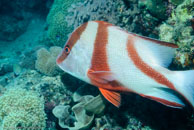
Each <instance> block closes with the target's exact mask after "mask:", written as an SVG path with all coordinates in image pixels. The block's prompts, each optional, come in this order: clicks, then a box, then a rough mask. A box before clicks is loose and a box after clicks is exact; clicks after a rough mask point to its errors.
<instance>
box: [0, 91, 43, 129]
mask: <svg viewBox="0 0 194 130" xmlns="http://www.w3.org/2000/svg"><path fill="white" fill-rule="evenodd" d="M43 104H44V99H43V97H39V95H38V94H37V93H35V92H33V91H27V90H25V89H21V88H13V89H9V90H7V91H6V92H5V93H4V94H3V95H2V96H1V97H0V121H1V122H0V128H1V129H3V130H10V129H14V130H19V129H36V130H44V128H45V127H46V122H45V120H46V116H45V112H44V105H43Z"/></svg>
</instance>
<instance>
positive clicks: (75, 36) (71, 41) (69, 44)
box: [57, 23, 88, 64]
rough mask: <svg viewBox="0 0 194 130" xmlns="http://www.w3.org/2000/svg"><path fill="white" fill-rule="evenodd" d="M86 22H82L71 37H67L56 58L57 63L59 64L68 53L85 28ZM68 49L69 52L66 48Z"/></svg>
mask: <svg viewBox="0 0 194 130" xmlns="http://www.w3.org/2000/svg"><path fill="white" fill-rule="evenodd" d="M87 25H88V23H84V24H83V25H81V26H79V27H78V28H77V29H76V30H75V31H74V32H73V33H72V34H71V37H70V38H69V39H68V41H67V43H66V44H65V47H64V50H63V51H62V54H61V55H60V56H59V57H58V58H57V63H58V64H60V63H61V62H62V61H63V60H65V58H66V57H67V56H68V54H69V53H70V51H71V49H72V48H73V46H74V45H75V44H76V42H77V41H78V40H79V39H80V36H81V34H82V33H83V32H84V30H85V29H86V27H87ZM65 49H69V52H67V50H65Z"/></svg>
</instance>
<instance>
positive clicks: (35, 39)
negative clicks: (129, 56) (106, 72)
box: [0, 0, 194, 130]
mask: <svg viewBox="0 0 194 130" xmlns="http://www.w3.org/2000/svg"><path fill="white" fill-rule="evenodd" d="M174 1H175V0H174ZM182 2H183V1H182V0H179V2H178V3H176V2H173V0H172V1H167V0H158V1H156V0H148V1H145V0H106V1H105V0H85V1H84V0H15V1H11V0H0V130H31V129H35V130H63V129H70V130H73V129H74V130H75V129H86V130H148V129H149V130H192V129H194V124H193V121H194V118H193V109H192V107H191V106H190V105H189V104H188V103H186V101H184V102H185V103H186V106H185V107H184V108H183V109H176V108H171V107H167V106H165V105H163V104H160V103H158V102H156V101H153V100H150V99H146V98H143V97H141V96H139V95H137V94H134V93H127V94H126V93H122V101H121V106H120V108H117V107H115V106H114V105H112V104H111V103H109V102H108V101H107V100H106V99H105V98H104V97H103V96H102V95H101V94H100V92H99V90H98V88H97V87H95V86H92V85H89V84H87V83H85V82H84V81H81V80H79V79H77V78H75V77H73V76H71V75H69V74H67V73H65V72H64V71H62V70H61V69H60V68H59V67H58V66H57V65H56V62H55V61H56V58H57V56H58V55H59V54H60V52H61V50H62V48H63V46H64V45H65V43H66V41H67V40H68V38H69V36H70V34H71V33H72V32H73V30H74V29H76V28H77V27H78V26H79V25H82V24H83V23H85V22H87V21H92V20H100V21H106V22H109V23H111V24H114V25H116V26H119V27H121V28H123V29H124V30H126V31H130V32H133V33H137V34H139V35H143V36H147V37H151V38H155V39H159V38H161V37H160V31H159V27H160V26H161V25H162V24H164V23H168V22H169V21H168V19H169V18H170V17H171V14H172V12H173V11H175V9H176V7H177V6H178V5H181V4H182ZM191 3H192V4H193V5H194V2H193V1H192V2H191ZM187 8H188V10H189V11H191V12H190V15H191V16H194V13H193V12H194V9H193V7H192V6H191V7H189V6H188V7H187ZM183 17H184V16H183ZM185 17H186V16H185ZM190 19H191V18H190ZM175 25H178V24H174V25H170V26H172V27H173V28H176V29H177V28H178V27H177V26H176V27H175ZM180 25H181V26H183V28H187V27H188V28H189V29H190V30H191V31H190V32H188V33H189V34H188V35H189V36H187V39H191V40H189V43H188V45H186V47H185V45H183V47H182V46H180V47H179V49H178V52H177V53H176V54H177V55H176V56H175V58H174V59H173V62H172V64H171V66H170V69H172V70H185V69H194V62H193V61H194V60H193V59H194V54H193V52H192V51H193V49H192V48H193V47H194V44H193V43H194V42H193V39H192V37H193V34H194V33H193V32H194V31H193V29H192V27H193V23H192V22H191V21H190V20H187V21H186V22H185V24H184V23H180ZM181 26H180V28H181ZM181 29H182V28H181ZM181 29H180V31H181ZM176 31H179V30H176ZM169 32H170V31H169ZM180 33H181V32H180ZM186 33H187V32H185V33H184V34H185V35H186ZM173 34H174V33H173ZM177 34H179V33H177ZM166 35H169V34H168V33H167V32H166ZM181 36H182V35H181ZM88 37H90V36H88ZM181 38H182V37H181ZM184 38H185V37H184ZM173 39H175V40H174V41H175V42H177V44H178V45H179V40H180V39H179V35H176V36H173ZM185 48H186V49H185ZM179 50H180V51H179ZM86 51H87V50H86ZM183 53H184V54H185V55H184V57H183ZM185 57H186V58H185ZM181 58H183V59H181ZM181 60H183V62H184V63H182V62H181ZM126 80H128V79H126ZM99 94H100V95H101V96H99V97H101V98H99V97H98V98H97V96H98V95H99ZM94 99H96V100H97V99H98V100H97V101H96V100H94ZM93 107H94V108H93ZM100 108H101V109H100ZM88 109H89V110H88ZM98 109H99V111H100V112H99V113H98V112H96V111H97V110H98ZM54 110H55V111H54ZM77 122H78V123H77ZM76 123H77V124H76Z"/></svg>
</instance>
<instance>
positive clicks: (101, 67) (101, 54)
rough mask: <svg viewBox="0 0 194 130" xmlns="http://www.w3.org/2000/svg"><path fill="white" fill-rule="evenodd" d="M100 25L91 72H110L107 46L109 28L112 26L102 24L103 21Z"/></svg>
mask: <svg viewBox="0 0 194 130" xmlns="http://www.w3.org/2000/svg"><path fill="white" fill-rule="evenodd" d="M97 22H98V21H97ZM98 23H99V24H98V31H97V34H96V40H95V43H94V52H93V56H92V63H91V70H93V71H110V69H109V66H108V61H107V54H106V45H107V43H108V32H107V27H108V26H109V25H111V24H100V23H101V21H99V22H98Z"/></svg>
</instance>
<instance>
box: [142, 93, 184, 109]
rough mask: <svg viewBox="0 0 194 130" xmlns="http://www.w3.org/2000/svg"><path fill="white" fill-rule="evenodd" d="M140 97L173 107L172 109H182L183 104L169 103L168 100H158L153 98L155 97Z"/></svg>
mask: <svg viewBox="0 0 194 130" xmlns="http://www.w3.org/2000/svg"><path fill="white" fill-rule="evenodd" d="M140 95H141V96H142V97H145V98H149V99H151V100H154V101H157V102H159V103H161V104H163V105H166V106H169V107H173V108H182V107H184V104H181V103H179V102H175V101H169V100H166V99H163V98H159V97H155V96H147V95H143V94H140Z"/></svg>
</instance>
